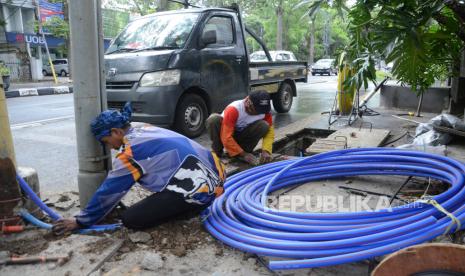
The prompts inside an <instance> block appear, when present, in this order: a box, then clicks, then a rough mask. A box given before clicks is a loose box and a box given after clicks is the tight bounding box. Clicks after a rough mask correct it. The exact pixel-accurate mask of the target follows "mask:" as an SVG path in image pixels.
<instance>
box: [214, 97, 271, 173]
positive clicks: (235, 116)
mask: <svg viewBox="0 0 465 276" xmlns="http://www.w3.org/2000/svg"><path fill="white" fill-rule="evenodd" d="M270 110H271V106H270V95H269V94H268V93H267V92H266V91H257V92H253V93H251V94H250V95H249V96H247V97H246V98H245V99H242V100H238V101H235V102H232V103H231V104H229V105H228V106H227V107H226V109H225V110H224V111H223V113H222V114H221V115H220V114H212V115H210V117H209V118H208V119H207V130H208V133H209V135H210V139H211V140H212V149H213V151H214V152H215V153H216V154H217V155H218V156H221V155H222V153H223V148H225V149H226V151H227V152H228V154H229V156H231V157H238V158H239V159H240V160H242V161H245V162H247V163H249V164H252V165H258V164H259V160H257V158H256V157H255V156H254V155H253V154H252V152H253V150H254V148H255V146H256V145H257V144H258V142H259V141H260V140H262V139H263V142H262V151H261V154H260V162H262V163H266V162H270V161H271V160H272V157H271V153H272V147H273V141H274V127H273V117H272V116H271V113H270Z"/></svg>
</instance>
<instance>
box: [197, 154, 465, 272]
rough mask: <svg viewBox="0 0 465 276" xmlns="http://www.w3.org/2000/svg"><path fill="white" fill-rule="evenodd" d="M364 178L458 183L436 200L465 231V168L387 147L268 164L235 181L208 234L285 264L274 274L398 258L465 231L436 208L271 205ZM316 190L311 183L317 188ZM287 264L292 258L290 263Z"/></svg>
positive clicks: (276, 265) (208, 223) (213, 213)
mask: <svg viewBox="0 0 465 276" xmlns="http://www.w3.org/2000/svg"><path fill="white" fill-rule="evenodd" d="M360 175H401V176H418V177H426V178H431V179H436V180H440V181H443V182H446V183H448V184H450V188H449V189H448V190H447V191H445V192H444V193H442V194H440V195H437V196H435V197H434V198H433V199H434V200H436V201H437V202H438V203H439V204H440V205H441V206H442V207H444V208H445V209H446V210H447V211H448V212H450V213H452V214H453V215H454V216H455V217H456V218H458V219H459V220H460V222H461V223H462V224H461V229H463V228H464V227H465V223H464V222H465V200H464V199H465V180H464V175H465V166H464V165H463V164H462V163H460V162H458V161H456V160H454V159H451V158H448V157H444V156H439V155H435V154H429V153H424V152H417V151H406V150H396V149H385V148H366V149H348V150H341V151H333V152H328V153H323V154H319V155H315V156H312V157H306V158H296V159H292V160H286V161H282V162H277V163H272V164H267V165H263V166H259V167H255V168H253V169H250V170H247V171H244V172H241V173H239V174H236V175H233V176H231V177H229V178H228V180H227V181H226V183H225V193H224V194H223V195H222V196H220V197H219V198H218V199H216V200H215V201H214V202H213V204H212V205H211V206H210V207H209V208H208V209H207V210H206V212H205V213H204V215H206V216H208V217H207V218H206V220H205V222H204V224H205V227H206V229H207V230H208V231H209V232H210V233H211V234H212V235H213V236H214V237H216V238H217V239H219V240H221V241H222V242H224V243H226V244H228V245H230V246H232V247H235V248H237V249H240V250H243V251H246V252H250V253H255V254H259V255H263V256H269V257H279V258H280V260H275V261H270V264H269V267H270V268H271V269H273V270H282V269H300V268H312V267H322V266H331V265H338V264H343V263H348V262H354V261H359V260H364V259H370V258H373V257H376V256H381V255H385V254H389V253H392V252H395V251H397V250H399V249H401V248H404V247H408V246H411V245H414V244H418V243H422V242H425V241H429V240H431V239H434V238H435V237H437V236H440V235H442V234H444V233H445V232H446V230H448V227H449V226H451V227H450V228H449V233H450V232H454V231H456V230H457V229H456V228H457V225H456V224H454V223H453V222H452V220H451V219H450V218H449V217H448V216H446V215H445V214H444V213H442V212H441V211H439V210H438V209H437V208H435V207H434V206H432V205H430V204H424V203H419V202H416V203H409V204H406V205H404V206H398V207H393V208H389V209H383V210H377V211H371V212H370V211H363V212H341V213H303V212H289V211H279V210H276V209H273V208H271V207H268V206H267V197H268V196H269V195H270V194H271V193H273V192H274V191H277V190H279V189H282V188H287V187H291V186H295V185H301V184H303V183H308V182H311V181H317V180H326V179H334V178H341V177H348V176H360ZM309 185H311V184H309ZM283 258H284V260H283Z"/></svg>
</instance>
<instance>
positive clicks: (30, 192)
mask: <svg viewBox="0 0 465 276" xmlns="http://www.w3.org/2000/svg"><path fill="white" fill-rule="evenodd" d="M16 179H17V180H18V182H19V186H20V187H21V189H22V190H23V191H24V192H25V193H26V194H27V196H28V197H29V198H30V199H31V200H32V201H33V202H34V203H35V204H36V205H37V206H38V207H39V208H40V209H41V210H42V211H44V212H45V213H46V214H47V215H49V216H50V217H51V218H52V219H53V220H60V219H61V218H62V217H61V216H60V215H59V214H57V213H56V212H55V211H53V210H52V209H51V208H49V207H48V206H47V205H46V204H45V203H44V202H43V201H42V200H41V199H40V198H39V197H38V196H37V195H36V193H35V192H34V191H33V190H32V189H31V187H29V185H28V184H27V183H26V181H24V179H23V178H22V177H21V176H19V175H16ZM20 215H21V216H22V217H23V218H24V219H26V220H27V221H29V222H30V223H31V224H33V225H35V226H37V227H40V228H44V229H52V225H50V224H48V223H45V222H42V221H41V220H39V219H37V218H36V217H34V216H33V215H31V214H30V213H28V212H27V211H26V210H21V211H20ZM120 227H121V224H118V223H116V224H102V225H93V226H90V227H88V228H86V229H80V230H78V233H80V234H88V233H91V232H100V231H112V230H116V229H118V228H120Z"/></svg>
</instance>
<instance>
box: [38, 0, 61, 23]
mask: <svg viewBox="0 0 465 276" xmlns="http://www.w3.org/2000/svg"><path fill="white" fill-rule="evenodd" d="M39 12H40V21H41V22H42V23H44V22H47V21H49V20H50V19H51V18H53V17H54V16H57V17H59V18H61V19H64V14H63V3H49V2H48V1H47V0H40V2H39Z"/></svg>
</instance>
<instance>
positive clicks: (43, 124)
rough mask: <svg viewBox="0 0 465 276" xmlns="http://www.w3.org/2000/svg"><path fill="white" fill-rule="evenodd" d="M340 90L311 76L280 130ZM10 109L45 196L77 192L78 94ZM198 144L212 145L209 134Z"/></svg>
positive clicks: (278, 121) (20, 153) (15, 102)
mask: <svg viewBox="0 0 465 276" xmlns="http://www.w3.org/2000/svg"><path fill="white" fill-rule="evenodd" d="M335 91H336V77H334V76H331V77H329V76H314V77H312V76H311V77H310V78H309V83H307V84H299V85H298V90H297V93H298V97H297V98H294V103H293V106H292V109H291V110H290V112H289V113H286V114H274V115H275V125H276V128H277V129H279V128H280V127H283V126H285V125H287V124H290V123H292V122H295V121H297V120H300V119H302V118H305V117H307V116H309V115H310V114H314V113H321V112H322V111H327V110H329V108H330V107H331V105H332V103H333V100H334V96H335V93H336V92H335ZM375 101H376V100H375ZM7 105H8V113H9V117H10V125H11V128H12V132H13V139H14V144H15V152H16V158H17V162H18V164H19V165H20V166H26V167H33V168H35V169H36V170H37V172H38V174H39V180H40V184H41V190H42V191H45V192H53V191H67V190H77V179H76V175H77V172H78V162H77V149H76V134H75V124H74V104H73V95H72V94H62V95H51V96H40V97H23V98H11V99H8V100H7ZM375 106H376V103H375ZM196 140H197V141H198V142H199V143H201V144H203V145H205V146H208V144H209V141H208V138H207V137H206V135H205V134H204V135H202V136H201V137H199V138H197V139H196Z"/></svg>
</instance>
